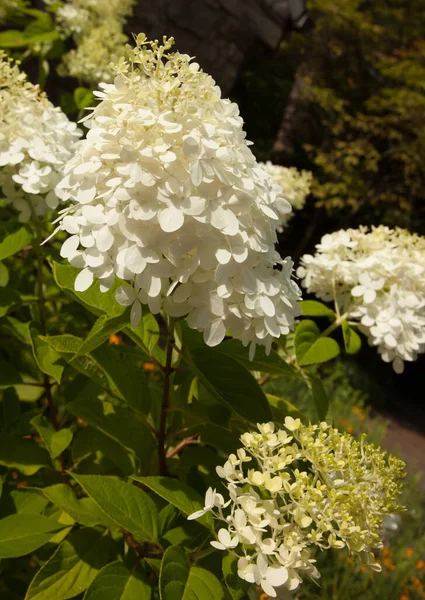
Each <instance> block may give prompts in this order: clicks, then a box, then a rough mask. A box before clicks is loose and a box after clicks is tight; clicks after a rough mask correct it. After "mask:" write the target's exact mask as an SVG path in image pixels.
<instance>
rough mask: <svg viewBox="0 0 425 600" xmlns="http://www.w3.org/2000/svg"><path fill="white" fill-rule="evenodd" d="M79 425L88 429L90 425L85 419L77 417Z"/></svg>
mask: <svg viewBox="0 0 425 600" xmlns="http://www.w3.org/2000/svg"><path fill="white" fill-rule="evenodd" d="M77 423H79V424H80V425H81V427H88V423H86V422H85V421H83V419H80V417H77Z"/></svg>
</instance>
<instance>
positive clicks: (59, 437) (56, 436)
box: [30, 415, 72, 458]
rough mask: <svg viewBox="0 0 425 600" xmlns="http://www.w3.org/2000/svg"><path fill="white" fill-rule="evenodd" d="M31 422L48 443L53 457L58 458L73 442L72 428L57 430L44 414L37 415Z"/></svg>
mask: <svg viewBox="0 0 425 600" xmlns="http://www.w3.org/2000/svg"><path fill="white" fill-rule="evenodd" d="M30 422H31V425H33V427H35V429H36V430H37V431H38V433H39V435H40V437H41V438H42V440H43V442H44V443H45V444H46V447H47V450H48V451H49V454H50V456H51V457H52V458H57V457H58V456H59V455H60V454H62V452H63V451H64V450H66V448H68V446H69V444H70V443H71V442H72V431H71V430H70V429H60V430H59V431H55V430H54V429H53V426H52V424H51V423H50V421H49V420H48V419H46V417H43V416H42V415H37V416H36V417H34V418H33V419H31V421H30Z"/></svg>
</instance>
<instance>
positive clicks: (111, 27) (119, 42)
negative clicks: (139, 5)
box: [48, 0, 134, 85]
mask: <svg viewBox="0 0 425 600" xmlns="http://www.w3.org/2000/svg"><path fill="white" fill-rule="evenodd" d="M48 3H49V4H51V2H50V0H49V2H48ZM133 5H134V0H66V1H65V2H61V3H60V4H59V7H58V8H57V13H56V21H57V24H58V26H59V28H60V29H61V30H62V31H63V33H64V34H65V35H72V37H73V40H74V42H75V45H76V48H75V49H73V50H71V51H70V52H68V53H67V54H65V56H64V57H63V62H62V65H61V67H60V71H61V74H63V75H71V76H72V77H76V78H77V79H79V80H80V81H84V82H87V83H89V84H93V85H96V84H97V83H99V81H105V82H109V81H112V79H113V71H112V69H111V66H110V64H111V57H112V56H119V55H123V54H124V47H125V44H126V42H127V41H128V38H127V36H126V34H125V33H124V32H123V26H124V24H125V20H126V18H127V17H128V16H129V15H131V13H132V10H133Z"/></svg>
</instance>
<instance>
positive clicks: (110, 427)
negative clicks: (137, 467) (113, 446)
mask: <svg viewBox="0 0 425 600" xmlns="http://www.w3.org/2000/svg"><path fill="white" fill-rule="evenodd" d="M94 389H95V388H94V386H91V385H90V383H88V385H87V386H86V387H85V389H84V391H83V392H82V393H80V394H79V395H78V396H77V398H76V399H75V400H73V401H72V402H68V404H67V405H66V408H67V410H68V411H69V412H70V413H71V414H73V415H74V416H76V417H79V418H80V419H83V421H86V422H87V423H89V425H92V426H93V427H96V428H97V429H100V431H103V433H106V435H109V436H110V437H111V438H113V439H114V440H116V441H117V442H118V443H120V444H121V445H122V446H124V447H126V448H129V449H130V450H133V452H134V453H135V454H136V456H137V457H138V458H139V459H140V461H142V464H144V465H148V464H149V463H150V460H151V456H152V453H153V450H154V449H155V447H156V440H155V438H154V437H153V434H152V432H151V431H150V430H149V429H148V428H147V427H146V425H145V424H144V423H143V421H142V420H141V418H140V417H139V416H138V415H137V414H136V413H134V412H133V411H132V410H130V409H129V408H127V407H125V406H120V405H118V404H112V403H111V402H102V401H101V400H99V398H97V397H96V395H95V393H93V392H94Z"/></svg>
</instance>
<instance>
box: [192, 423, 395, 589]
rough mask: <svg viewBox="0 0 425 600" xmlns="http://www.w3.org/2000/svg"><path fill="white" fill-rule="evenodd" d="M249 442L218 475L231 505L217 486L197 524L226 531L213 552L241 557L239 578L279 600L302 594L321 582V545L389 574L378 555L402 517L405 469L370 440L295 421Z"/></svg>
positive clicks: (248, 436) (267, 428) (250, 436)
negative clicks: (393, 518) (398, 514)
mask: <svg viewBox="0 0 425 600" xmlns="http://www.w3.org/2000/svg"><path fill="white" fill-rule="evenodd" d="M241 442H242V444H243V448H240V449H239V450H238V451H237V453H236V454H231V455H230V456H229V458H228V460H227V462H226V463H225V464H224V465H223V466H222V467H217V474H218V475H219V477H222V478H223V479H224V480H225V481H226V487H227V490H228V493H229V497H230V499H229V500H228V501H225V499H224V497H223V496H222V495H221V494H219V493H217V492H216V491H215V490H212V489H211V488H210V489H209V490H208V491H207V493H206V497H205V507H204V509H203V510H200V511H197V512H195V513H193V514H192V515H190V516H189V517H188V518H189V519H197V518H199V517H200V516H202V515H204V514H205V513H206V512H210V511H211V512H212V514H213V515H214V517H215V518H216V519H217V520H218V521H219V522H220V523H221V524H222V527H221V529H219V531H218V535H217V538H218V541H213V542H211V544H212V546H214V548H217V549H219V550H227V551H229V552H230V553H231V554H233V555H234V556H237V557H238V558H239V560H238V575H239V577H241V578H242V579H244V580H245V581H248V582H249V583H255V584H257V585H260V586H261V587H262V589H263V590H264V592H265V593H266V594H268V595H269V596H271V597H272V598H274V597H276V590H275V588H276V587H280V586H285V587H286V588H287V589H289V590H294V589H296V588H297V587H298V586H299V584H300V583H301V582H302V579H303V577H305V576H310V577H312V578H318V577H320V573H319V572H318V570H317V568H316V567H315V566H314V563H315V560H314V558H313V554H312V550H313V549H314V547H316V548H320V549H322V550H326V549H329V548H336V549H341V548H344V547H346V548H347V549H348V551H349V552H350V553H351V554H353V555H355V556H356V557H358V558H359V559H360V560H362V561H363V562H365V563H366V564H368V565H369V566H370V567H371V568H373V569H375V570H380V566H379V565H378V564H375V562H374V555H373V552H372V549H373V548H378V547H380V546H382V542H381V537H380V531H381V528H382V523H383V520H384V518H385V516H386V515H388V514H391V513H393V512H394V511H397V510H400V509H401V507H400V506H399V505H398V503H397V499H398V497H399V495H400V492H401V481H402V478H403V476H404V472H403V469H404V466H405V465H404V463H403V461H401V460H399V459H397V458H395V457H393V456H388V457H386V453H384V452H381V450H380V449H379V448H375V447H374V446H373V445H372V444H366V443H365V440H364V437H363V438H362V439H361V440H360V441H356V440H355V439H354V438H353V437H352V436H350V435H349V434H348V433H344V434H341V433H340V432H339V431H338V430H337V429H333V428H332V427H331V426H330V425H328V424H327V423H324V422H323V423H320V424H319V425H309V426H305V425H302V424H301V422H300V420H299V419H293V418H292V417H286V419H285V429H278V430H277V431H276V430H275V427H274V424H273V423H264V424H262V425H258V432H252V433H245V434H243V435H242V436H241ZM227 508H228V509H229V510H226V509H227Z"/></svg>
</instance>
